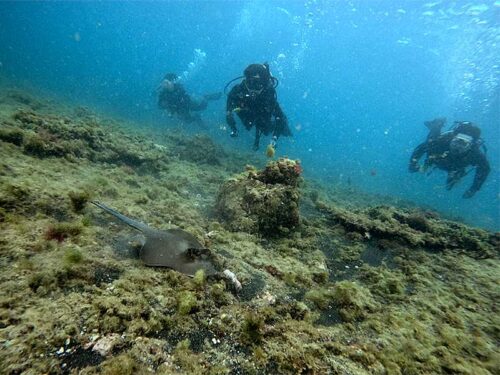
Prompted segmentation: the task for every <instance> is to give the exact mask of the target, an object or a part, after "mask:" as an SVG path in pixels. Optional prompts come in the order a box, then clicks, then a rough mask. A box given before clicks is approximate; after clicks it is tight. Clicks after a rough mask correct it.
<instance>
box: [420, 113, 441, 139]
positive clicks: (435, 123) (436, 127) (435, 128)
mask: <svg viewBox="0 0 500 375" xmlns="http://www.w3.org/2000/svg"><path fill="white" fill-rule="evenodd" d="M445 123H446V118H444V117H443V118H436V119H434V120H432V121H426V122H424V124H425V126H427V128H428V129H429V134H428V135H427V140H428V141H429V140H431V139H436V138H437V137H439V136H440V135H441V129H442V128H443V126H444V124H445Z"/></svg>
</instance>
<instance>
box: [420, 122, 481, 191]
mask: <svg viewBox="0 0 500 375" xmlns="http://www.w3.org/2000/svg"><path fill="white" fill-rule="evenodd" d="M455 136H456V132H453V131H449V132H446V133H443V134H436V133H434V134H432V131H431V133H430V134H429V137H428V138H427V141H426V142H424V143H422V144H421V145H419V146H417V147H416V148H415V150H414V151H413V154H412V155H411V159H410V171H411V172H416V171H418V161H419V160H420V158H421V157H422V156H423V155H424V154H425V153H427V159H426V161H425V164H424V167H432V166H435V167H437V168H439V169H441V170H444V171H446V172H448V179H447V181H446V183H447V188H448V189H451V188H452V187H453V186H454V185H455V184H456V183H457V182H458V181H459V180H460V179H461V178H462V177H463V176H465V175H466V174H467V172H466V168H467V167H469V166H472V167H475V168H476V174H475V176H474V181H473V183H472V186H471V187H470V188H469V190H468V191H467V192H466V195H465V197H467V198H468V197H471V196H472V195H474V193H476V192H477V191H478V190H479V189H480V188H481V186H482V185H483V183H484V181H485V180H486V178H487V177H488V174H489V173H490V165H489V163H488V160H487V159H486V155H485V154H484V153H483V152H482V151H481V149H480V145H479V143H478V142H474V144H473V145H472V147H471V148H470V149H469V150H468V151H466V152H464V153H463V154H453V153H452V152H451V151H450V142H451V140H452V139H453V138H454V137H455Z"/></svg>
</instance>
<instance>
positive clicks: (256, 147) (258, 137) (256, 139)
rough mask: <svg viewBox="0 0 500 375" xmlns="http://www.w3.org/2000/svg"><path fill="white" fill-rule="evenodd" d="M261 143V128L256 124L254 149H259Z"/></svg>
mask: <svg viewBox="0 0 500 375" xmlns="http://www.w3.org/2000/svg"><path fill="white" fill-rule="evenodd" d="M259 143H260V129H259V128H258V127H257V126H256V127H255V141H254V142H253V149H254V151H257V150H258V149H259Z"/></svg>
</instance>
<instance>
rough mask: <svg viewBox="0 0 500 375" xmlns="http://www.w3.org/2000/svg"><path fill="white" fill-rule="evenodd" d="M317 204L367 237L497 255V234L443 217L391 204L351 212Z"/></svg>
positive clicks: (480, 255) (476, 254)
mask: <svg viewBox="0 0 500 375" xmlns="http://www.w3.org/2000/svg"><path fill="white" fill-rule="evenodd" d="M317 207H318V209H319V210H321V211H322V212H324V213H326V214H327V215H328V216H329V218H330V220H331V222H332V223H333V224H340V225H341V226H342V227H344V228H345V230H346V231H347V232H351V233H359V234H361V235H362V237H363V238H364V239H366V240H370V239H371V238H372V237H373V238H376V239H377V240H388V241H393V242H395V243H400V244H403V245H410V246H412V247H420V248H425V249H427V250H438V251H442V250H454V251H458V252H465V253H466V254H468V255H470V256H472V257H475V258H492V257H496V256H498V254H499V247H498V240H497V237H498V234H496V233H489V232H487V231H485V230H482V229H476V228H471V227H468V226H466V225H464V224H459V223H456V222H452V221H447V220H443V219H440V218H439V217H437V216H436V215H435V214H433V213H426V212H420V211H408V210H404V209H398V208H396V207H391V206H377V207H372V208H369V209H365V210H354V211H353V210H346V209H343V208H339V207H336V206H330V207H328V206H323V205H321V206H317Z"/></svg>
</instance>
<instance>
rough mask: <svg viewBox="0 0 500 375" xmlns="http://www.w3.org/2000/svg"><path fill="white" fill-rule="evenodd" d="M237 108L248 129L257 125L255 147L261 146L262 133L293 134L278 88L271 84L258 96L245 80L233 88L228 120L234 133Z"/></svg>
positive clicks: (229, 100) (228, 102) (228, 97)
mask: <svg viewBox="0 0 500 375" xmlns="http://www.w3.org/2000/svg"><path fill="white" fill-rule="evenodd" d="M235 109H236V111H235V112H236V114H237V115H238V117H239V118H240V120H241V122H242V123H243V125H244V126H245V128H246V129H247V130H250V129H251V128H252V127H253V126H255V143H254V148H255V149H257V148H258V147H259V140H260V136H261V134H264V135H269V134H270V133H272V135H273V136H274V137H276V138H279V137H280V136H285V137H288V136H291V135H292V132H291V131H290V128H289V127H288V120H287V118H286V116H285V114H284V113H283V111H282V110H281V107H280V105H279V103H278V100H277V96H276V90H275V89H274V87H272V86H271V85H269V86H268V87H266V88H265V89H264V90H263V91H262V92H261V93H260V94H259V95H257V96H252V95H251V94H250V92H249V91H248V90H247V88H246V86H245V83H244V81H243V82H242V83H240V84H237V85H235V86H234V87H233V88H232V89H231V91H230V92H229V94H228V96H227V106H226V114H227V116H226V121H227V123H228V125H229V126H230V127H231V130H232V131H233V133H236V121H235V120H234V118H233V115H232V112H233V111H234V110H235ZM273 118H274V120H273Z"/></svg>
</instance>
